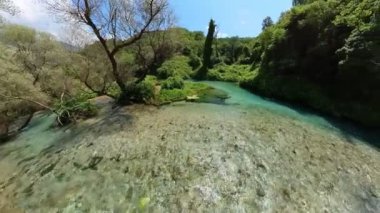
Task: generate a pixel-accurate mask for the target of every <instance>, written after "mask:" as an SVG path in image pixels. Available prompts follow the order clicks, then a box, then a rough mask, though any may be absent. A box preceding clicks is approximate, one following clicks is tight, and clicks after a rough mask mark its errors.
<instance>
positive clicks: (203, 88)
mask: <svg viewBox="0 0 380 213" xmlns="http://www.w3.org/2000/svg"><path fill="white" fill-rule="evenodd" d="M189 96H197V97H198V98H199V99H198V100H197V102H207V103H220V102H223V100H224V99H227V98H228V95H227V94H226V93H225V92H223V91H220V90H217V89H214V88H212V87H210V86H208V85H207V84H203V83H195V82H185V85H184V88H183V89H170V90H169V89H162V90H161V91H160V93H159V95H158V98H157V99H158V103H159V104H160V105H162V104H168V103H172V102H176V101H184V100H186V99H187V97H189Z"/></svg>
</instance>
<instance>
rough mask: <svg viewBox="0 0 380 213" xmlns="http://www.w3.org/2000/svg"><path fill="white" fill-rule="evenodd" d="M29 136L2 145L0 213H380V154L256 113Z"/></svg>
mask: <svg viewBox="0 0 380 213" xmlns="http://www.w3.org/2000/svg"><path fill="white" fill-rule="evenodd" d="M25 134H27V132H26V133H25ZM49 134H50V136H49ZM46 135H48V136H46ZM53 135H55V136H56V137H58V136H59V138H57V139H54V143H51V144H49V143H46V140H48V138H49V137H53ZM57 135H58V136H57ZM33 137H34V138H33V140H32V139H30V138H29V140H28V139H25V138H24V139H23V140H21V139H19V140H16V141H14V142H11V143H8V144H6V145H3V146H1V147H0V212H7V213H8V212H38V213H39V212H355V213H356V212H380V154H379V150H378V149H376V148H374V147H371V146H369V145H366V144H364V143H361V142H360V141H358V140H356V139H354V138H352V137H349V136H347V135H345V134H343V133H339V132H337V131H332V130H329V129H322V128H320V127H316V126H313V125H311V124H307V123H303V122H301V121H297V120H294V119H291V118H289V117H283V116H281V115H276V114H274V113H270V112H268V111H266V110H264V109H259V108H250V109H248V108H244V107H239V106H221V105H212V104H191V103H178V104H175V105H171V106H166V107H163V108H160V109H157V108H154V107H148V106H133V107H128V108H123V109H119V110H114V111H113V114H112V115H108V116H106V117H102V116H100V117H99V118H97V119H93V120H88V121H86V122H83V123H81V124H79V125H78V126H77V127H76V128H75V130H74V129H73V128H71V129H70V128H69V129H66V130H61V132H59V133H57V132H56V133H54V134H52V133H51V130H49V129H48V130H46V129H45V130H41V131H40V132H38V133H37V134H35V135H34V136H33ZM26 138H27V137H26ZM39 138H41V141H39ZM42 140H43V141H42ZM36 143H42V144H45V147H41V146H38V147H39V148H35V147H34V146H35V144H36Z"/></svg>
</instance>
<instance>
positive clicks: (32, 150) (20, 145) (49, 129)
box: [0, 109, 134, 162]
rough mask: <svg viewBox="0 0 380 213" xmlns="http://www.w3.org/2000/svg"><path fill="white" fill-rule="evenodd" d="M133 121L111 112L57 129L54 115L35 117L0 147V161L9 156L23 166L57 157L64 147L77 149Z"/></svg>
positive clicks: (123, 115)
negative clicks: (86, 139)
mask: <svg viewBox="0 0 380 213" xmlns="http://www.w3.org/2000/svg"><path fill="white" fill-rule="evenodd" d="M109 113H110V114H109ZM133 120H134V118H133V116H132V115H130V114H129V113H127V112H125V111H123V110H121V109H113V110H112V111H111V112H108V113H102V114H101V115H99V116H98V117H96V118H94V119H90V120H87V121H86V122H81V123H80V124H71V125H68V126H66V127H57V126H56V123H55V115H52V114H49V113H43V114H38V115H37V116H35V117H34V118H33V119H32V121H31V122H30V124H29V126H28V127H27V128H26V129H24V130H23V131H22V132H21V133H20V134H19V135H18V136H17V137H15V138H13V139H12V140H10V141H8V142H7V143H5V144H2V145H1V146H0V160H1V159H3V158H6V157H8V156H9V155H12V156H13V157H14V158H16V159H19V160H21V161H20V162H22V161H25V160H29V159H33V158H35V157H36V156H38V155H48V154H51V153H58V152H61V151H63V150H64V149H65V147H71V146H75V145H76V144H78V145H79V144H80V143H79V142H80V141H81V140H82V138H83V137H87V136H92V137H94V138H97V137H99V136H107V135H112V134H115V133H118V132H120V131H123V130H125V129H128V126H131V125H133Z"/></svg>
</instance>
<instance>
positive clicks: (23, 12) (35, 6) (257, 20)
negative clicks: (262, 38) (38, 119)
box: [5, 0, 292, 40]
mask: <svg viewBox="0 0 380 213" xmlns="http://www.w3.org/2000/svg"><path fill="white" fill-rule="evenodd" d="M169 1H170V5H171V7H172V8H173V10H174V12H175V14H176V17H177V25H178V26H181V27H185V28H188V29H190V30H198V31H207V25H208V22H209V20H210V18H213V19H215V21H216V23H217V25H218V28H219V33H220V35H221V36H223V37H225V36H236V35H237V36H240V37H246V36H256V35H258V34H259V33H260V32H261V23H262V20H263V19H264V18H265V17H266V16H270V17H272V19H273V20H274V21H276V20H277V19H278V17H279V16H280V14H281V12H283V11H285V10H288V9H289V8H290V7H291V2H292V1H291V0H169ZM13 2H14V3H15V4H16V6H17V7H18V8H19V10H20V13H19V14H18V15H17V16H9V15H7V14H5V17H6V18H7V19H8V20H9V21H11V22H13V23H18V24H23V25H27V26H30V27H34V28H36V29H38V30H41V31H46V32H49V33H51V34H53V35H56V36H57V38H59V39H62V40H65V38H64V36H65V35H66V33H65V29H64V28H63V26H62V25H60V24H57V23H56V22H55V20H54V18H52V17H51V14H48V13H47V12H46V10H45V9H44V7H43V6H42V5H41V4H39V1H38V0H13Z"/></svg>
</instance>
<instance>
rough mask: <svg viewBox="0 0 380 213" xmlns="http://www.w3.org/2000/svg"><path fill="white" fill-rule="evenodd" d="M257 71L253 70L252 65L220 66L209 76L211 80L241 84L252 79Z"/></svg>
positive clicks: (210, 71) (211, 71) (211, 70)
mask: <svg viewBox="0 0 380 213" xmlns="http://www.w3.org/2000/svg"><path fill="white" fill-rule="evenodd" d="M256 74H257V71H254V70H251V66H250V65H225V64H220V65H217V66H215V67H214V68H213V69H210V70H209V72H208V75H207V79H209V80H217V81H229V82H240V81H244V80H247V79H251V78H253V77H254V75H256Z"/></svg>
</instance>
